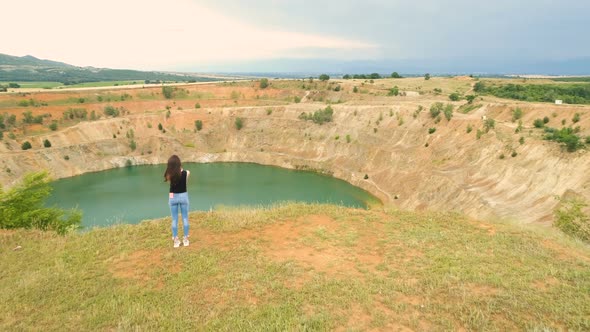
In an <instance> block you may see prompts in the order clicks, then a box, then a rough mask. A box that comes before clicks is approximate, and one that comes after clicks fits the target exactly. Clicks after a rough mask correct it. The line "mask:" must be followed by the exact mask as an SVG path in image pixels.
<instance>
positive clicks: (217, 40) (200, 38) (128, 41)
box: [0, 0, 378, 69]
mask: <svg viewBox="0 0 590 332" xmlns="http://www.w3.org/2000/svg"><path fill="white" fill-rule="evenodd" d="M31 8H34V9H35V10H30V9H31ZM5 9H6V12H11V13H26V15H9V16H8V17H6V19H5V21H4V23H5V26H12V27H18V33H9V34H5V35H3V42H2V45H1V47H2V48H3V49H2V50H0V52H5V53H9V54H15V55H24V54H32V55H35V56H38V57H44V58H51V59H55V60H59V61H65V62H69V63H72V64H77V65H93V66H105V67H132V68H146V69H156V68H174V67H175V66H176V65H177V64H185V63H211V62H223V61H235V60H249V59H265V58H268V59H270V58H275V57H282V56H289V55H291V56H293V55H298V54H299V55H302V54H305V53H304V52H302V50H314V51H313V52H311V53H309V52H308V53H307V55H308V56H321V55H322V53H323V52H324V51H325V52H327V54H333V53H334V51H335V50H340V51H342V52H343V53H345V54H347V56H348V57H354V56H355V54H356V53H357V52H358V54H377V52H378V49H377V47H376V45H374V44H372V43H367V42H363V41H360V40H355V39H351V38H346V37H333V36H330V35H329V34H322V33H313V32H297V31H289V30H287V29H268V28H265V27H263V26H262V27H260V26H256V25H255V24H252V23H245V22H241V21H240V20H239V19H237V18H235V17H233V18H232V17H228V16H225V15H224V14H223V13H221V12H219V11H217V10H214V9H209V8H207V7H206V6H203V5H202V4H198V3H194V2H191V1H189V0H178V1H174V2H161V1H153V0H147V1H141V0H129V1H118V0H105V1H100V2H94V5H92V6H88V2H85V1H84V2H82V1H74V0H57V1H51V2H48V1H31V0H21V1H18V2H13V3H10V4H8V7H7V8H5ZM23 19H25V20H26V22H28V23H27V24H24V25H23V24H22V22H23Z"/></svg>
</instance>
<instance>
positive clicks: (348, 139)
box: [346, 135, 350, 143]
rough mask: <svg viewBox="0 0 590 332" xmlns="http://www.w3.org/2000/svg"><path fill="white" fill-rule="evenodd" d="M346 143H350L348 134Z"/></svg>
mask: <svg viewBox="0 0 590 332" xmlns="http://www.w3.org/2000/svg"><path fill="white" fill-rule="evenodd" d="M346 143H350V135H346Z"/></svg>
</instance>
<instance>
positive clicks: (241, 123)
mask: <svg viewBox="0 0 590 332" xmlns="http://www.w3.org/2000/svg"><path fill="white" fill-rule="evenodd" d="M235 125H236V129H237V130H241V129H242V128H243V127H244V119H242V118H236V121H235Z"/></svg>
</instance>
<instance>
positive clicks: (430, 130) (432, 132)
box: [428, 128, 436, 134]
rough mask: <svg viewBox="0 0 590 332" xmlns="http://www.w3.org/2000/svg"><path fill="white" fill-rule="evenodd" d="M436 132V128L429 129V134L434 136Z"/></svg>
mask: <svg viewBox="0 0 590 332" xmlns="http://www.w3.org/2000/svg"><path fill="white" fill-rule="evenodd" d="M435 131H436V128H428V133H429V134H434V132H435Z"/></svg>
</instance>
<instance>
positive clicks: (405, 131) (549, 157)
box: [0, 98, 590, 222]
mask: <svg viewBox="0 0 590 332" xmlns="http://www.w3.org/2000/svg"><path fill="white" fill-rule="evenodd" d="M430 104H431V103H430V102H428V101H424V100H421V99H415V100H412V99H411V98H408V99H402V100H395V101H390V100H385V99H379V98H375V100H371V101H366V102H361V101H352V102H349V103H346V104H338V105H333V106H332V107H333V109H334V121H333V122H330V123H325V124H323V125H317V124H314V123H312V122H311V121H304V120H301V119H298V116H299V115H300V114H301V113H302V112H308V113H309V112H314V111H316V110H318V109H319V108H323V107H325V104H323V103H314V102H308V103H301V104H290V105H284V106H273V107H256V106H246V107H237V106H236V107H212V108H204V109H197V110H171V115H170V117H169V118H168V117H167V116H166V114H165V113H164V112H163V111H161V112H152V113H144V114H131V115H127V116H125V117H121V118H110V119H103V120H98V121H92V122H81V123H79V124H77V125H75V126H72V127H68V128H65V129H63V130H59V131H57V132H51V133H43V134H39V135H36V136H31V137H30V141H31V142H32V143H33V145H34V146H42V141H43V140H44V139H49V140H50V141H51V143H52V147H51V148H48V149H44V148H36V149H32V150H28V151H20V144H19V142H17V141H6V144H3V145H0V154H1V156H2V160H1V161H0V167H2V169H4V170H9V172H7V171H3V172H0V182H1V183H4V184H7V185H10V184H11V183H13V182H14V180H15V179H17V178H19V177H20V176H21V175H22V174H24V173H25V172H28V171H33V170H38V169H48V170H50V171H51V172H52V174H53V175H54V176H55V177H57V178H61V177H67V176H73V175H77V174H82V173H85V172H92V171H99V170H104V169H109V168H113V167H121V166H124V165H125V164H126V163H128V160H129V161H130V162H131V163H132V164H159V163H164V162H166V160H167V158H168V157H169V155H171V154H173V153H176V154H179V155H181V156H182V158H183V160H185V161H193V162H220V161H237V162H254V163H259V164H265V165H275V166H280V167H285V168H298V169H310V170H316V171H319V172H323V173H327V174H332V175H333V176H335V177H337V178H341V179H344V180H346V181H348V182H350V183H352V184H353V185H356V186H359V187H361V188H363V189H365V190H367V191H369V192H371V193H372V194H374V195H375V196H377V197H378V198H380V199H381V200H383V201H384V202H386V203H388V204H393V205H396V206H399V207H401V208H406V209H432V210H443V211H445V210H457V211H461V212H463V213H466V214H468V215H470V216H473V217H477V218H496V217H500V218H508V219H515V220H518V221H523V222H549V221H550V220H551V219H552V214H553V209H554V208H555V207H556V205H557V204H558V203H559V202H558V200H556V199H555V197H562V196H563V195H565V194H566V193H568V195H569V194H573V195H579V196H581V197H583V198H585V199H586V200H589V198H590V173H589V172H587V165H590V156H589V154H588V153H587V152H586V151H584V150H582V151H578V152H575V153H566V152H563V151H562V148H561V147H559V146H558V145H557V144H556V143H553V142H547V141H543V140H541V139H540V135H541V132H540V131H539V130H533V129H532V128H529V127H527V126H526V125H525V129H524V130H523V132H522V133H521V134H514V128H515V127H516V124H515V123H512V122H511V121H510V110H511V108H512V107H513V106H514V105H507V104H500V103H486V104H485V105H483V106H482V107H481V108H479V109H478V110H476V111H474V112H473V113H472V114H466V115H465V114H460V113H457V112H455V113H454V117H453V118H452V120H450V121H447V120H446V119H443V120H442V121H441V122H440V123H438V124H435V123H434V120H433V119H432V118H431V117H430V115H429V114H428V108H429V106H430ZM419 105H422V106H423V107H424V111H422V112H421V113H419V114H418V115H417V117H416V118H414V116H413V114H414V113H415V112H416V109H417V107H418V106H419ZM520 106H521V107H524V108H525V118H524V119H523V120H524V123H525V124H527V123H532V120H533V119H534V118H537V117H542V116H544V115H545V114H547V115H550V114H551V113H552V112H553V111H554V110H555V106H551V105H547V104H523V105H520ZM269 109H272V112H269V111H268V110H269ZM580 110H582V111H585V110H586V108H583V107H574V106H565V107H560V108H559V116H558V117H557V118H556V119H555V120H552V121H555V122H557V121H560V120H561V118H564V119H571V117H572V116H573V114H574V113H575V112H580ZM484 116H485V117H487V118H494V119H496V126H495V128H493V129H492V130H491V131H489V132H488V133H484V134H482V135H481V138H480V139H477V138H476V132H477V130H478V129H481V130H483V120H482V117H484ZM236 117H241V118H243V119H244V128H242V129H241V130H237V129H236V128H235V125H234V121H235V119H236ZM586 118H587V117H586ZM195 120H201V121H202V122H203V129H202V130H201V131H198V132H195V130H194V128H195V124H194V123H195ZM585 122H588V119H584V120H583V121H582V122H581V123H580V124H581V125H582V127H587V126H584V124H585ZM158 124H162V126H163V128H164V129H165V130H166V132H165V133H164V132H163V131H160V130H159V129H158ZM467 126H471V127H472V128H473V131H472V132H471V133H467V130H466V128H467ZM429 128H436V131H435V132H434V133H432V134H429V133H428V130H429ZM131 130H132V131H131ZM115 136H116V138H114V137H115ZM520 136H523V137H525V140H526V142H525V143H524V144H522V145H521V144H520V143H519V142H518V139H519V137H520ZM131 140H134V141H135V142H136V145H137V148H136V149H135V150H134V151H133V150H132V149H131V146H130V142H131ZM426 145H427V146H426ZM512 152H516V154H517V155H516V156H515V157H511V154H512ZM500 155H504V158H503V159H500ZM66 156H67V157H66ZM66 159H67V160H66ZM365 175H367V176H368V179H365Z"/></svg>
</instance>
